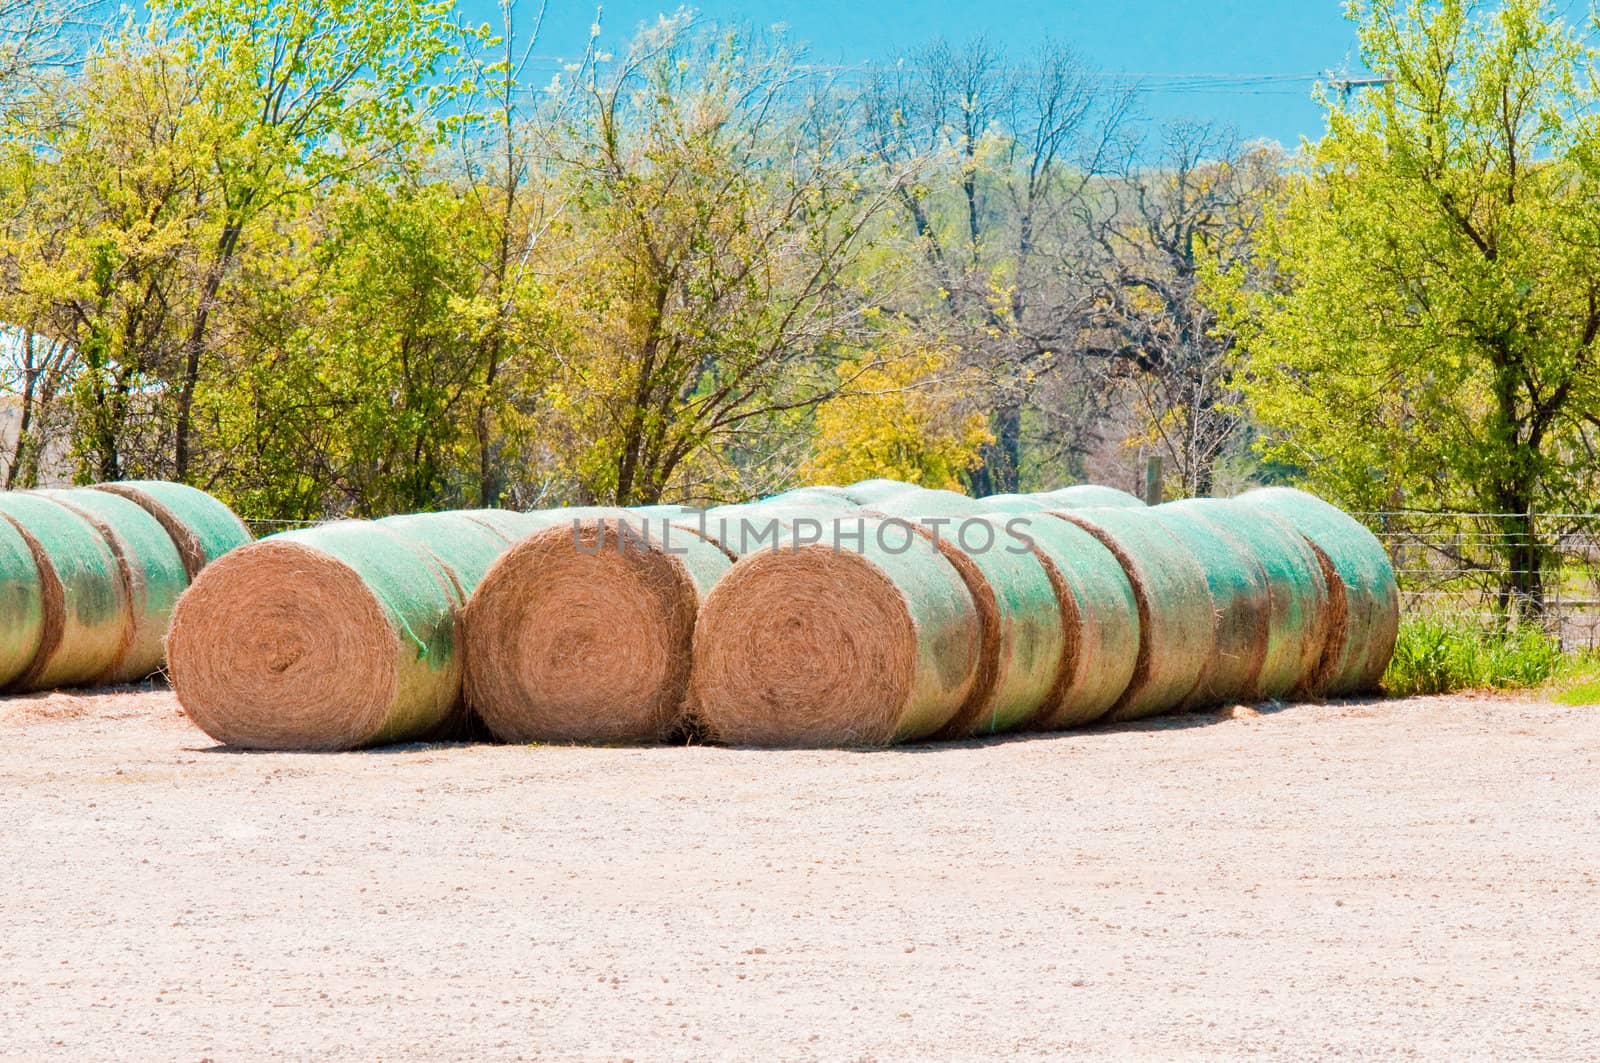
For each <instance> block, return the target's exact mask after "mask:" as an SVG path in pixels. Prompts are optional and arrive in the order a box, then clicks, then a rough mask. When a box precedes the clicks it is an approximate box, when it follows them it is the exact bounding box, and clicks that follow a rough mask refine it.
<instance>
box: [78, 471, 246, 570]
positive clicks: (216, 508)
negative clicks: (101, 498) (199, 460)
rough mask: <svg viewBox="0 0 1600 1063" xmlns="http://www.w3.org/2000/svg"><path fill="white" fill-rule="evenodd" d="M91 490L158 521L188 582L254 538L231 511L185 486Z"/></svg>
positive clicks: (134, 483) (130, 484)
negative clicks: (125, 502)
mask: <svg viewBox="0 0 1600 1063" xmlns="http://www.w3.org/2000/svg"><path fill="white" fill-rule="evenodd" d="M94 489H95V490H97V491H108V492H110V493H112V494H115V495H121V496H122V497H123V498H126V499H128V500H129V501H130V502H134V503H137V504H138V505H139V506H141V507H143V508H144V510H145V511H146V512H148V513H149V514H150V515H151V516H152V517H154V518H155V519H156V520H157V521H159V522H160V523H161V526H162V527H163V528H165V529H166V531H167V534H168V535H169V536H171V537H172V543H173V545H174V546H176V547H177V548H178V554H179V556H181V557H182V558H183V565H184V569H185V571H186V572H187V574H188V577H189V579H190V580H191V581H193V580H194V578H195V576H197V575H199V574H200V570H201V569H202V568H205V567H206V565H208V564H210V563H211V562H213V561H215V560H216V559H217V558H219V557H221V556H222V555H223V554H226V553H227V552H228V551H229V550H232V549H234V548H235V547H239V546H243V545H244V544H245V543H248V542H250V540H251V539H252V538H253V537H252V536H251V534H250V529H249V528H247V527H245V524H244V521H242V520H240V519H239V518H238V516H237V515H235V514H234V512H233V510H231V509H229V508H228V507H227V506H225V505H223V504H222V503H221V502H220V501H218V500H217V499H215V498H213V497H211V496H210V495H208V494H206V493H205V492H204V491H201V490H199V489H198V488H194V487H190V486H188V485H187V484H178V483H168V482H166V481H164V480H119V481H117V482H116V483H104V484H96V485H95V487H94Z"/></svg>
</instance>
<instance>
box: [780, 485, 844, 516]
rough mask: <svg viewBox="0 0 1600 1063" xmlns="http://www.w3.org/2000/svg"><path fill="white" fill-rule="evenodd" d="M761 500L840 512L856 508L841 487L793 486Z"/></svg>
mask: <svg viewBox="0 0 1600 1063" xmlns="http://www.w3.org/2000/svg"><path fill="white" fill-rule="evenodd" d="M762 501H763V502H772V503H776V504H778V505H782V506H795V505H798V506H815V507H816V508H818V509H829V510H835V511H837V512H841V513H842V512H845V511H847V510H852V509H855V508H856V502H855V500H854V499H852V498H851V497H850V496H849V494H848V493H847V492H846V491H845V489H844V488H842V487H795V488H792V489H790V490H788V491H782V492H779V493H778V494H775V495H770V496H768V497H767V498H765V499H762Z"/></svg>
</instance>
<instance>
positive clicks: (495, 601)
mask: <svg viewBox="0 0 1600 1063" xmlns="http://www.w3.org/2000/svg"><path fill="white" fill-rule="evenodd" d="M730 567H731V562H730V561H729V560H728V558H727V556H726V555H725V554H724V553H723V552H722V551H721V550H720V549H718V548H717V547H716V546H715V545H713V544H712V543H710V542H709V541H707V540H705V539H703V538H701V537H700V536H699V535H696V534H695V533H694V532H693V531H691V530H689V529H686V528H681V527H678V526H675V525H673V524H671V523H670V522H667V521H661V520H654V521H650V520H645V519H639V518H626V519H621V520H614V519H600V520H585V521H581V522H580V523H579V524H578V525H577V526H576V527H565V526H556V527H551V528H547V529H545V530H544V531H541V532H538V533H536V534H534V535H532V536H530V537H529V538H527V539H524V540H522V541H521V542H519V543H517V544H516V545H515V546H514V547H512V548H511V549H510V550H509V551H507V552H506V554H505V555H504V556H503V557H501V558H500V560H499V561H497V562H496V563H495V565H494V567H493V569H491V570H490V572H489V574H488V576H487V577H485V579H484V581H483V584H482V586H480V587H479V588H478V590H477V592H476V593H475V594H474V595H473V597H472V600H471V602H470V603H469V605H468V607H467V619H466V637H467V641H466V660H467V669H466V679H465V685H466V697H467V702H468V704H469V705H470V706H471V707H472V709H473V710H474V711H475V712H477V713H478V715H479V716H480V717H481V718H482V719H483V721H484V723H485V724H487V725H488V727H489V729H490V730H491V731H492V732H493V733H494V734H495V736H496V737H498V738H501V739H502V740H505V741H510V742H532V741H541V742H640V741H651V740H660V739H662V738H664V737H666V736H667V735H668V734H669V733H671V732H673V731H674V730H676V729H677V728H679V727H680V726H681V725H682V723H683V708H684V700H685V694H686V690H687V686H688V681H689V662H690V651H691V641H692V638H693V634H694V626H695V618H696V616H697V615H698V613H699V609H700V603H701V601H702V599H703V598H704V597H705V595H706V594H707V593H708V592H709V591H710V590H711V587H712V586H713V585H714V584H715V583H716V581H717V580H718V579H719V578H721V576H722V575H723V574H724V573H726V572H727V571H728V570H729V568H730Z"/></svg>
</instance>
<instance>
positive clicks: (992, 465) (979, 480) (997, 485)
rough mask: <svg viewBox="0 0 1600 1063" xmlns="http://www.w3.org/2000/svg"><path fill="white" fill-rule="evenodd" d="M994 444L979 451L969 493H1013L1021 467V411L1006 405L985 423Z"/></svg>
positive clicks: (1014, 406) (986, 445) (1013, 405)
mask: <svg viewBox="0 0 1600 1063" xmlns="http://www.w3.org/2000/svg"><path fill="white" fill-rule="evenodd" d="M989 424H990V427H991V429H992V430H993V431H994V442H993V443H988V444H985V445H984V447H983V450H982V456H983V464H982V465H981V466H979V467H978V468H977V469H976V470H974V471H973V473H972V476H971V481H972V491H973V494H976V495H999V494H1009V493H1011V492H1013V491H1015V490H1016V489H1017V486H1018V483H1019V476H1018V473H1019V470H1020V469H1021V467H1022V407H1021V406H1020V405H1017V404H1014V403H1008V404H1006V405H1004V406H1001V407H999V408H998V409H996V410H995V411H994V414H993V416H991V417H990V419H989Z"/></svg>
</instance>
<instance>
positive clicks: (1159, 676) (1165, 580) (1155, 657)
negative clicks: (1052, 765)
mask: <svg viewBox="0 0 1600 1063" xmlns="http://www.w3.org/2000/svg"><path fill="white" fill-rule="evenodd" d="M1057 515H1058V516H1060V517H1062V518H1064V519H1066V520H1069V521H1071V522H1072V523H1074V524H1077V525H1078V526H1079V527H1081V528H1083V529H1084V530H1085V531H1087V532H1089V533H1090V534H1091V535H1093V536H1094V537H1095V538H1097V539H1099V540H1100V542H1101V543H1102V544H1104V545H1105V546H1106V548H1107V549H1109V550H1110V551H1111V552H1112V553H1113V554H1115V555H1116V557H1117V560H1118V562H1120V563H1121V565H1122V569H1123V571H1124V572H1126V573H1127V575H1128V582H1129V583H1131V584H1132V585H1133V593H1134V600H1135V601H1136V602H1137V604H1138V607H1139V636H1140V637H1139V659H1138V661H1137V662H1136V664H1135V666H1134V673H1133V678H1132V679H1131V680H1129V683H1128V687H1127V689H1126V690H1124V691H1123V692H1122V696H1121V697H1120V698H1118V699H1117V703H1116V704H1115V705H1114V706H1112V708H1111V711H1110V712H1108V713H1107V714H1106V718H1107V719H1110V720H1131V719H1137V718H1140V717H1144V716H1154V715H1156V714H1158V713H1163V712H1171V711H1173V710H1174V709H1176V708H1177V707H1178V706H1180V705H1182V704H1184V702H1185V701H1186V700H1187V699H1188V697H1189V695H1190V694H1192V693H1193V692H1194V690H1195V688H1196V687H1197V686H1199V685H1200V683H1201V681H1202V680H1203V679H1204V678H1205V676H1206V675H1207V674H1208V673H1209V671H1210V669H1211V663H1212V657H1213V655H1214V654H1215V652H1216V631H1215V627H1216V618H1215V612H1214V607H1213V604H1212V601H1211V591H1210V588H1209V587H1208V586H1207V583H1206V574H1205V571H1204V570H1203V569H1202V568H1201V567H1200V562H1199V561H1197V560H1196V559H1195V556H1194V554H1193V552H1192V551H1190V550H1189V549H1188V548H1187V547H1185V546H1184V545H1183V544H1182V543H1181V542H1179V541H1178V539H1177V538H1176V537H1175V536H1174V535H1173V534H1172V533H1171V532H1170V531H1168V530H1167V529H1166V528H1164V527H1162V525H1161V522H1160V521H1158V520H1156V519H1155V517H1153V516H1152V515H1151V513H1150V510H1149V509H1147V508H1145V507H1143V506H1139V507H1137V508H1135V507H1105V508H1101V509H1079V510H1058V511H1057Z"/></svg>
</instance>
